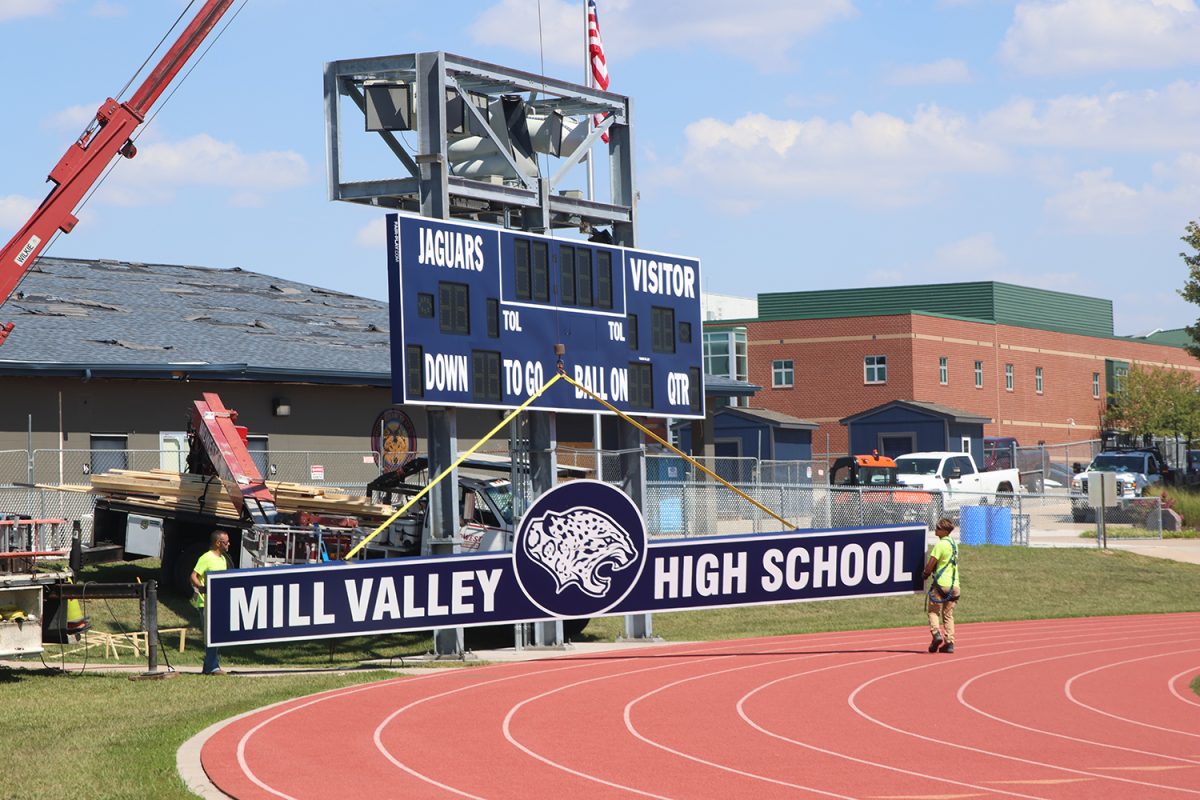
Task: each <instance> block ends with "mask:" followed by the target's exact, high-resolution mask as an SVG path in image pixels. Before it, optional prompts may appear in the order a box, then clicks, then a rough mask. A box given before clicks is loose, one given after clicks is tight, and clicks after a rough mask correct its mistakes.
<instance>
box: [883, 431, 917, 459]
mask: <svg viewBox="0 0 1200 800" xmlns="http://www.w3.org/2000/svg"><path fill="white" fill-rule="evenodd" d="M916 449H917V435H916V434H915V433H881V434H879V453H880V455H884V456H887V457H888V458H899V457H900V456H904V455H908V454H909V453H912V452H914V451H915V450H916Z"/></svg>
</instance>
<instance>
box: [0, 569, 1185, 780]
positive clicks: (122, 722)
mask: <svg viewBox="0 0 1200 800" xmlns="http://www.w3.org/2000/svg"><path fill="white" fill-rule="evenodd" d="M960 552H961V557H960V558H961V569H962V583H963V600H962V602H961V604H960V606H959V608H958V611H957V613H956V617H957V618H958V619H959V620H960V621H961V622H966V623H970V622H984V621H995V620H1021V619H1042V618H1046V617H1076V616H1102V615H1118V614H1138V613H1157V612H1178V611H1197V610H1200V565H1195V564H1183V563H1179V562H1175V561H1168V560H1165V559H1156V558H1148V557H1144V556H1139V555H1135V554H1133V553H1127V552H1122V551H1113V550H1099V549H1091V548H1055V549H1029V548H1018V547H988V546H984V547H964V548H962V549H961V551H960ZM152 567H153V564H152V563H150V562H134V563H132V564H128V565H115V566H108V567H97V568H94V569H91V570H90V571H89V573H88V575H87V576H85V577H88V578H92V579H94V578H96V577H99V576H105V577H106V578H107V579H109V580H121V581H125V580H129V579H130V575H138V574H140V575H142V576H143V578H146V577H152V574H151V573H150V571H149V570H151V569H152ZM1153 587H1162V588H1164V589H1166V588H1169V591H1147V588H1153ZM1047 597H1052V600H1050V601H1047ZM89 613H90V614H91V616H92V619H93V622H94V623H95V624H96V625H97V627H100V626H102V625H103V626H108V627H112V628H113V629H118V626H119V627H121V628H126V629H131V628H133V627H135V621H136V619H137V608H136V604H135V603H134V602H133V601H110V603H109V604H107V606H105V605H100V604H96V603H90V604H89ZM193 613H194V612H192V611H191V610H190V607H188V606H187V605H186V603H185V602H184V601H182V600H179V601H178V602H177V601H176V599H175V598H171V597H165V598H164V607H163V609H162V610H161V611H160V621H161V625H162V627H171V626H172V624H171V623H174V622H178V623H180V624H182V623H184V622H185V621H192V622H193V624H194V618H193V617H191V616H190V615H191V614H193ZM110 615H111V618H109V617H110ZM924 624H925V619H924V613H923V606H922V603H921V598H920V596H919V595H905V596H902V597H882V598H869V599H863V600H844V601H832V602H816V603H797V604H793V605H781V606H761V607H756V608H740V609H719V610H713V611H695V612H680V613H674V614H657V615H655V617H654V631H655V633H656V634H658V635H659V636H662V637H664V638H666V639H668V640H670V641H696V640H710V639H736V638H742V637H750V636H768V635H778V634H792V633H805V632H810V631H835V630H855V629H864V628H905V627H911V628H913V629H914V631H913V636H914V641H918V640H919V639H920V637H923V636H924V634H923V632H922V631H921V630H917V629H918V628H921V627H923V626H924ZM621 632H622V620H621V619H620V618H604V619H597V620H594V621H593V622H592V623H591V625H589V627H588V629H587V631H585V632H584V635H583V637H581V638H582V639H584V640H589V641H606V640H607V641H611V640H613V639H615V638H616V637H617V636H618V635H620V633H621ZM53 647H54V646H51V647H50V651H49V652H48V654H47V661H49V662H53V661H55V660H56V659H55V658H54V657H53V656H54V653H53ZM427 647H428V636H427V635H426V634H414V635H411V636H406V637H379V638H378V639H367V638H365V637H361V638H358V639H346V640H337V641H335V642H334V643H333V644H332V649H331V646H330V645H329V644H328V643H324V642H322V643H317V644H315V645H275V646H267V647H258V648H225V649H224V650H223V651H222V662H223V663H224V664H225V665H226V666H227V667H232V668H233V669H238V668H248V667H250V666H252V665H255V664H261V665H266V666H279V665H284V664H287V665H298V666H309V667H314V666H326V665H328V664H330V663H332V664H334V665H335V666H337V667H339V668H342V669H347V670H349V669H352V668H353V667H354V666H355V665H357V663H358V660H359V659H363V658H374V657H386V656H388V655H403V654H405V653H409V654H411V653H418V652H423V651H424V650H425V649H426V648H427ZM93 652H94V651H93ZM200 654H201V643H200V640H199V630H198V629H197V630H196V631H195V632H194V635H193V636H192V638H191V640H190V641H189V644H188V652H187V653H185V654H184V658H183V659H180V658H179V654H177V653H169V655H170V656H171V658H172V661H173V662H174V663H179V661H181V660H182V661H185V662H186V663H190V664H195V663H197V661H198V659H199V657H200ZM72 660H74V657H72ZM123 660H124V661H126V662H128V663H134V661H135V660H134V659H132V658H130V657H128V656H127V657H125V658H124V659H123ZM93 663H95V659H94V658H93ZM141 663H144V661H142V662H141ZM382 676H383V673H380V672H363V671H355V672H347V673H343V674H319V675H313V674H307V675H287V676H283V677H272V678H246V677H238V676H231V677H226V678H204V677H201V676H198V675H181V676H179V677H176V678H173V679H171V680H164V681H130V680H128V679H127V678H126V677H124V676H116V675H94V674H87V675H62V674H56V673H53V672H51V671H49V670H38V671H30V672H22V671H5V670H3V669H0V708H2V709H4V715H5V724H4V733H5V735H4V737H3V740H4V742H5V746H6V748H7V749H6V752H5V755H6V759H5V766H4V770H3V776H4V777H3V779H2V780H0V800H8V799H9V798H13V799H14V800H15V798H21V800H43V799H45V800H51V798H53V799H54V800H57V798H61V797H88V798H135V797H136V798H142V797H155V798H183V797H187V796H188V795H187V793H186V791H185V790H184V788H183V785H182V782H181V781H180V780H179V778H178V777H177V776H176V772H175V752H176V750H177V749H178V748H179V746H180V745H181V744H182V743H183V742H184V741H185V740H187V739H188V738H190V737H191V736H192V735H194V734H195V733H196V732H197V731H199V730H201V729H203V728H204V727H206V726H208V725H209V724H211V723H213V722H215V721H218V720H221V719H225V718H227V717H230V716H233V715H235V714H238V713H241V712H243V711H248V710H250V709H253V708H257V707H260V706H263V705H266V704H269V703H272V702H276V701H279V700H283V699H286V698H289V697H295V696H300V695H305V694H311V693H313V692H318V691H323V690H326V689H331V688H336V687H339V686H346V685H350V684H353V683H358V682H363V681H368V680H374V679H377V678H379V677H382ZM1192 688H1193V689H1194V690H1196V691H1197V693H1198V694H1200V678H1198V679H1197V680H1195V681H1193V683H1192Z"/></svg>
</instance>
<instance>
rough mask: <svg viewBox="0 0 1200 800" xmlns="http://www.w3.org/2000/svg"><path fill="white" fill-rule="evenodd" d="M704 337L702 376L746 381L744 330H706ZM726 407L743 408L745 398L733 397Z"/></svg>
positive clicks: (746, 362) (747, 365) (746, 402)
mask: <svg viewBox="0 0 1200 800" xmlns="http://www.w3.org/2000/svg"><path fill="white" fill-rule="evenodd" d="M703 336H704V374H705V375H712V376H716V377H721V378H732V379H733V380H735V381H748V380H749V379H750V376H749V373H748V367H749V360H748V358H747V347H746V329H745V328H726V329H725V330H706V331H704V332H703ZM728 405H734V406H739V405H740V406H745V405H749V401H748V399H747V398H745V397H741V398H738V397H735V398H733V399H732V402H731V403H728Z"/></svg>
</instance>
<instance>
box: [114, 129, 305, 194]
mask: <svg viewBox="0 0 1200 800" xmlns="http://www.w3.org/2000/svg"><path fill="white" fill-rule="evenodd" d="M143 142H144V140H143ZM308 177H309V176H308V164H307V163H306V162H305V160H304V158H303V157H302V156H300V155H299V154H298V153H296V152H294V151H290V150H286V151H264V152H260V153H245V152H243V151H242V150H241V149H240V148H239V147H238V146H237V145H236V144H234V143H232V142H222V141H219V140H217V139H214V138H213V137H212V136H209V135H208V134H204V133H202V134H197V135H196V136H191V137H189V138H187V139H184V140H181V141H178V142H167V141H158V142H152V143H150V144H144V143H139V146H138V154H137V156H136V157H135V158H133V159H132V160H129V161H123V162H121V163H120V164H118V166H117V168H116V169H115V170H113V172H112V174H111V176H110V178H109V180H108V181H107V182H106V183H105V184H104V185H103V187H101V189H100V190H99V192H98V193H97V197H98V198H102V199H104V200H105V201H107V202H110V203H114V204H117V205H145V204H148V203H155V202H165V201H166V200H167V199H169V198H170V197H171V196H172V195H173V191H174V189H175V188H176V187H179V186H188V185H201V186H217V187H222V188H229V189H234V190H237V191H236V192H235V193H234V194H233V195H232V196H231V202H233V203H234V204H243V205H244V204H245V203H247V202H258V201H255V200H253V199H251V198H252V195H258V194H261V193H264V192H276V191H283V190H286V189H292V188H295V187H297V186H301V185H303V184H305V183H307V181H308Z"/></svg>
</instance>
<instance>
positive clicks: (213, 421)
mask: <svg viewBox="0 0 1200 800" xmlns="http://www.w3.org/2000/svg"><path fill="white" fill-rule="evenodd" d="M236 421H237V412H236V411H233V410H231V409H227V408H225V406H224V404H223V403H222V402H221V399H220V397H219V396H217V395H216V394H213V393H206V394H205V395H204V398H203V399H202V400H197V401H196V402H195V403H194V404H193V408H192V409H191V415H190V420H189V425H188V443H189V451H188V458H187V472H183V473H177V472H169V471H161V470H151V471H147V472H140V471H133V470H111V471H109V472H105V473H100V474H94V475H92V485H91V492H92V493H93V494H94V495H95V496H96V497H95V508H94V513H93V518H92V530H93V537H92V538H93V547H97V548H108V549H110V550H112V551H113V552H114V554H119V555H121V556H123V557H125V558H133V557H145V556H153V557H156V558H159V559H161V565H162V566H161V578H162V580H161V582H162V583H163V585H164V586H167V587H170V588H173V589H176V590H178V591H180V592H183V593H189V592H190V591H191V583H190V581H189V576H190V575H191V571H192V567H193V566H194V565H195V563H196V559H198V558H199V557H200V555H201V554H202V553H203V552H204V551H205V550H207V549H208V547H209V537H210V535H211V534H212V532H213V531H214V530H223V531H225V532H226V533H228V534H229V537H230V550H231V552H233V553H237V554H238V558H237V559H236V561H237V564H236V566H243V567H250V566H260V565H263V564H269V563H283V562H294V561H316V560H321V559H332V558H339V557H342V556H343V555H345V553H346V552H348V551H349V550H350V548H351V547H352V546H353V545H354V544H355V543H357V541H359V540H361V539H362V537H363V535H364V533H363V528H364V527H365V526H370V527H376V526H378V525H379V524H381V523H382V522H384V521H385V520H386V519H387V518H388V517H389V516H391V514H392V511H393V509H392V507H391V506H390V505H386V504H382V503H375V502H372V501H371V500H370V499H369V498H366V497H355V496H352V495H349V494H345V493H341V492H337V491H334V490H331V489H326V488H321V487H313V486H303V485H300V484H295V483H286V482H281V481H272V482H267V481H264V480H263V478H262V476H261V475H260V474H259V472H258V468H257V467H256V466H255V465H254V461H253V459H252V458H251V456H250V452H249V450H248V449H247V447H246V442H247V430H246V428H245V427H244V426H240V425H236V424H235V423H236Z"/></svg>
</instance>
